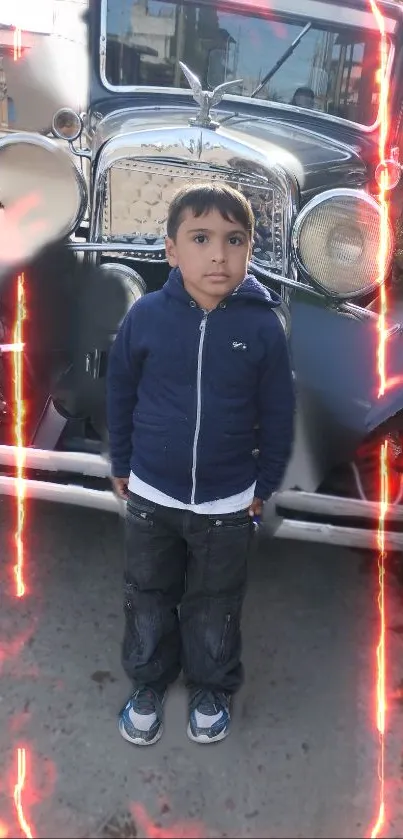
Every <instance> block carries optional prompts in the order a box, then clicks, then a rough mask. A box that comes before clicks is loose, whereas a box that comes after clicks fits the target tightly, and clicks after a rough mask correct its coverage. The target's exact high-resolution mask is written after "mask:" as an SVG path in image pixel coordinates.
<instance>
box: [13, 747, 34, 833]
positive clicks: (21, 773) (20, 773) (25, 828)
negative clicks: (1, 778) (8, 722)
mask: <svg viewBox="0 0 403 839" xmlns="http://www.w3.org/2000/svg"><path fill="white" fill-rule="evenodd" d="M17 759H18V763H17V783H16V785H15V787H14V804H15V809H16V811H17V817H18V823H19V825H20V828H21V830H22V832H23V834H24V836H26V837H27V839H33V837H32V830H31V828H30V826H29V824H28V822H27V820H26V818H25V816H24V809H23V805H22V793H23V790H24V786H25V775H26V754H25V749H22V748H19V749H18V754H17Z"/></svg>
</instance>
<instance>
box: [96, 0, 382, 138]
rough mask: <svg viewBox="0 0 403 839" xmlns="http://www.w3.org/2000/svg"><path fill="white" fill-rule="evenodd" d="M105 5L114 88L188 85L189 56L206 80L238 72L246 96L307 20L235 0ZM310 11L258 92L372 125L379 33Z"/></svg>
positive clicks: (115, 0)
mask: <svg viewBox="0 0 403 839" xmlns="http://www.w3.org/2000/svg"><path fill="white" fill-rule="evenodd" d="M296 5H298V4H296ZM311 5H312V4H311ZM268 7H269V8H270V7H271V4H268ZM106 8H107V16H106V36H107V37H106V63H105V79H104V80H105V82H106V83H107V84H108V86H112V87H114V88H117V89H118V88H126V89H127V88H133V87H137V86H143V85H147V86H148V85H150V86H153V87H159V88H161V87H182V88H187V87H188V83H187V81H186V79H185V78H184V76H183V73H182V71H181V68H180V66H179V62H180V61H183V62H184V63H185V64H187V65H188V66H189V67H190V69H191V70H192V71H193V72H194V73H196V75H197V76H199V78H200V80H201V82H202V84H203V86H205V87H209V88H212V87H214V86H215V85H218V84H221V83H222V82H224V81H229V80H231V79H242V82H240V84H239V85H237V86H235V87H234V88H233V89H232V90H231V93H233V94H234V95H238V96H245V97H249V96H250V95H251V94H252V93H253V91H255V89H256V88H258V86H259V85H260V84H261V82H262V80H263V79H264V78H265V75H266V74H267V72H268V71H269V70H270V68H271V67H274V65H275V64H276V62H277V61H278V60H279V59H280V58H281V56H282V55H283V54H284V53H285V52H286V50H287V49H288V47H290V46H291V44H292V43H293V41H294V40H295V39H296V38H297V37H298V35H299V34H300V32H301V25H302V26H303V25H304V23H306V20H305V21H304V20H303V19H302V20H301V17H299V18H297V17H296V15H292V14H288V15H287V16H284V15H282V16H281V17H280V16H279V15H277V16H276V15H274V13H268V12H267V10H266V12H264V11H263V10H262V9H261V10H259V8H258V7H256V8H255V6H254V5H253V6H252V5H249V7H248V10H246V9H245V5H244V6H243V8H242V9H241V8H239V10H238V9H237V3H236V2H234V0H232V3H231V4H230V5H229V4H228V2H226V3H222V2H220V0H218V2H217V1H216V2H215V3H214V4H213V3H206V2H202V0H199V3H197V2H186V3H183V2H177V3H172V2H167V0H107V3H106ZM310 20H311V28H310V29H309V31H307V32H306V33H305V34H304V37H303V38H301V40H300V41H299V42H298V43H297V45H296V46H295V49H294V51H291V53H290V54H289V55H288V57H287V58H286V60H285V61H284V63H283V64H281V66H280V67H279V68H278V69H277V70H276V72H275V73H274V75H272V77H271V78H270V80H269V81H268V82H267V83H266V84H265V85H264V86H263V87H262V89H261V90H259V92H258V94H257V95H256V99H257V100H262V99H265V100H270V101H274V102H281V103H286V104H289V105H296V106H298V107H301V108H308V109H310V110H313V111H320V112H324V113H327V114H333V115H334V116H337V117H341V118H343V119H348V120H352V121H353V122H357V123H361V124H363V125H373V124H374V122H375V121H376V117H377V113H378V108H379V77H378V73H377V69H378V66H379V35H378V33H377V32H376V30H375V29H372V30H371V29H369V28H364V27H362V26H358V27H357V26H356V25H355V26H345V25H344V26H342V25H340V24H333V23H332V22H329V23H323V22H322V23H318V22H316V21H315V20H314V19H312V18H311V19H310Z"/></svg>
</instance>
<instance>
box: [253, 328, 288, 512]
mask: <svg viewBox="0 0 403 839" xmlns="http://www.w3.org/2000/svg"><path fill="white" fill-rule="evenodd" d="M273 317H274V322H272V324H273V328H272V329H271V330H270V332H271V335H272V340H271V341H270V342H267V343H268V344H269V346H267V350H266V356H265V359H264V361H263V363H262V367H261V371H260V379H259V392H258V413H259V419H258V422H259V457H258V474H257V483H256V489H255V496H256V498H261V499H262V500H264V501H265V500H267V498H269V497H270V495H272V493H273V492H276V490H278V488H279V487H280V484H281V481H282V479H283V477H284V473H285V470H286V466H287V463H288V460H289V458H290V455H291V450H292V444H293V436H294V413H295V395H294V386H293V379H292V371H291V363H290V357H289V353H288V345H287V339H286V336H285V333H284V330H283V327H282V326H281V323H280V321H279V320H278V319H277V316H276V315H274V313H273Z"/></svg>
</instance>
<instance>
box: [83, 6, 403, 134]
mask: <svg viewBox="0 0 403 839" xmlns="http://www.w3.org/2000/svg"><path fill="white" fill-rule="evenodd" d="M106 15H107V0H101V7H100V18H101V20H100V38H99V75H100V81H101V84H102V85H103V87H104V88H105V90H109V91H110V92H111V93H144V92H148V93H159V94H162V95H164V96H173V95H175V96H184V97H187V98H188V99H190V101H192V99H191V94H189V92H188V91H187V90H184V89H183V88H177V87H161V86H160V85H150V86H148V85H124V86H121V87H119V86H116V85H112V84H110V83H109V82H108V80H107V78H106V73H105V67H106ZM395 52H396V50H395V46H394V43H393V41H391V45H390V50H389V56H388V61H387V65H386V75H387V80H388V81H390V77H391V71H392V66H393V61H394V58H395ZM227 97H228V100H229V101H230V102H234V104H236V105H241V104H242V103H245V104H247V105H251V104H252V105H255V106H257V107H259V108H264V110H269V111H271V110H273V109H275V110H277V109H279V110H284V111H285V112H288V113H295V112H297V113H302V114H304V115H310V116H311V118H312V114H313V113H314V114H315V117H316V116H317V118H318V119H319V120H321V119H324V120H325V122H331V123H334V124H335V125H337V126H339V127H340V126H349V127H351V128H355V129H356V130H358V131H361V132H362V133H363V134H371V133H373V132H374V131H376V130H377V129H378V128H379V126H380V124H381V107H379V111H378V116H377V118H376V120H375V122H374V123H373V124H372V125H363V124H362V123H360V122H354V121H353V120H350V119H343V118H342V117H336V116H334V115H333V114H325V113H323V112H322V111H314V112H312V111H311V110H308V109H306V108H299V107H297V106H296V105H287V104H286V103H285V102H269V101H268V100H264V99H251V98H250V97H249V96H234V95H232V94H227V96H226V98H227Z"/></svg>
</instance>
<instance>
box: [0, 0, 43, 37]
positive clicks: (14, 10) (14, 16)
mask: <svg viewBox="0 0 403 839" xmlns="http://www.w3.org/2000/svg"><path fill="white" fill-rule="evenodd" d="M0 24H5V25H6V26H18V27H19V28H20V29H24V30H25V31H27V32H51V31H52V29H53V0H0Z"/></svg>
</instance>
